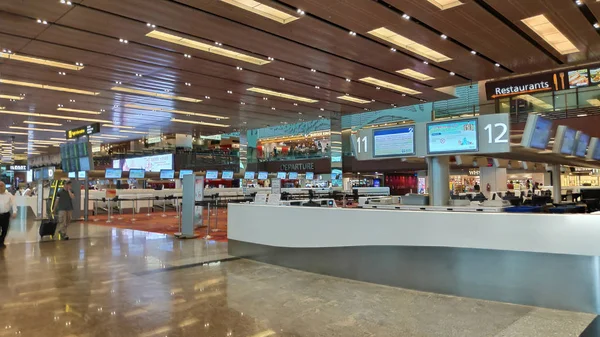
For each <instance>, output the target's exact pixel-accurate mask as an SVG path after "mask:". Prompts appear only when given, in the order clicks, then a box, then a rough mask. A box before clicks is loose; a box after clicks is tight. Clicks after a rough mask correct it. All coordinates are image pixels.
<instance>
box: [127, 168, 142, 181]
mask: <svg viewBox="0 0 600 337" xmlns="http://www.w3.org/2000/svg"><path fill="white" fill-rule="evenodd" d="M145 175H146V170H144V169H129V178H130V179H144V176H145Z"/></svg>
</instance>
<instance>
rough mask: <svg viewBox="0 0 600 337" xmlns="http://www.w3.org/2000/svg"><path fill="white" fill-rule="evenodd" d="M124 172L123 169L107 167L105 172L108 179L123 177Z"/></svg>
mask: <svg viewBox="0 0 600 337" xmlns="http://www.w3.org/2000/svg"><path fill="white" fill-rule="evenodd" d="M122 174H123V171H121V169H115V168H107V169H106V171H105V172H104V178H106V179H121V175H122Z"/></svg>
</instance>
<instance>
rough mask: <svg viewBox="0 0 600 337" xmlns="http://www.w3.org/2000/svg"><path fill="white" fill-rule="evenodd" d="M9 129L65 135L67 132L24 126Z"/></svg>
mask: <svg viewBox="0 0 600 337" xmlns="http://www.w3.org/2000/svg"><path fill="white" fill-rule="evenodd" d="M8 128H9V129H15V130H27V131H44V132H60V133H63V132H65V130H58V129H44V128H28V127H24V126H12V125H11V126H9V127H8Z"/></svg>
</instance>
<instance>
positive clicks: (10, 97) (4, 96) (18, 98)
mask: <svg viewBox="0 0 600 337" xmlns="http://www.w3.org/2000/svg"><path fill="white" fill-rule="evenodd" d="M0 98H3V99H14V100H16V101H20V100H22V99H24V98H25V97H23V96H13V95H0Z"/></svg>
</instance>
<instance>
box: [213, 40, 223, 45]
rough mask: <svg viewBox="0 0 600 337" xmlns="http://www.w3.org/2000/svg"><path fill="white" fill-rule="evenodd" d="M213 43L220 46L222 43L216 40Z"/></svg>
mask: <svg viewBox="0 0 600 337" xmlns="http://www.w3.org/2000/svg"><path fill="white" fill-rule="evenodd" d="M215 45H217V46H222V45H223V44H222V43H221V42H217V41H215Z"/></svg>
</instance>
